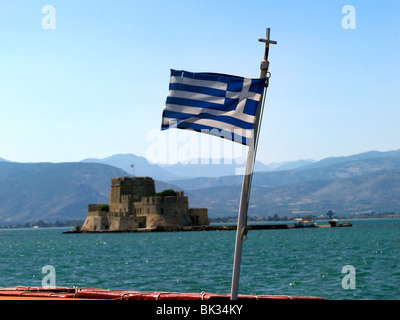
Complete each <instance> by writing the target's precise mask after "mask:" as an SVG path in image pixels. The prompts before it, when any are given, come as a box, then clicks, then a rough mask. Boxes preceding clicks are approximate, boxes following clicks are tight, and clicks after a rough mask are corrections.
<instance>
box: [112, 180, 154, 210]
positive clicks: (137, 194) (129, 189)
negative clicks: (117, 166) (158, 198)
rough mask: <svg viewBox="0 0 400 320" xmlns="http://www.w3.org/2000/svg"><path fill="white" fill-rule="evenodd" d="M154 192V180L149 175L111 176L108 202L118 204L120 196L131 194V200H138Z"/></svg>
mask: <svg viewBox="0 0 400 320" xmlns="http://www.w3.org/2000/svg"><path fill="white" fill-rule="evenodd" d="M155 192H156V189H155V186H154V180H153V179H152V178H150V177H135V178H129V177H123V178H112V179H111V191H110V202H109V204H110V206H111V205H113V204H120V203H121V198H122V196H132V200H133V201H140V200H141V199H142V197H144V196H148V195H152V194H154V193H155ZM110 209H111V208H110Z"/></svg>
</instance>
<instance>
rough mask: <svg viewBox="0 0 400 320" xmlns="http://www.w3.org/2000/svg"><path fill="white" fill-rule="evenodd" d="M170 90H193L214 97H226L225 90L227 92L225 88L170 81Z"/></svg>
mask: <svg viewBox="0 0 400 320" xmlns="http://www.w3.org/2000/svg"><path fill="white" fill-rule="evenodd" d="M169 90H179V91H187V92H193V93H202V94H207V95H209V96H214V97H225V92H226V91H225V90H219V89H214V88H207V87H201V86H192V85H189V84H183V83H170V84H169Z"/></svg>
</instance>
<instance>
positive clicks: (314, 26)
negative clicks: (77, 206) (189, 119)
mask: <svg viewBox="0 0 400 320" xmlns="http://www.w3.org/2000/svg"><path fill="white" fill-rule="evenodd" d="M45 5H52V6H53V7H54V8H55V10H56V11H55V18H56V20H55V21H56V28H55V29H48V30H47V29H43V27H42V19H43V18H45V17H46V14H44V13H42V8H43V6H45ZM345 5H352V6H353V7H354V8H355V14H356V15H355V17H356V28H355V29H343V28H342V19H343V18H344V17H345V16H346V14H343V13H342V7H343V6H345ZM399 17H400V1H398V0H384V1H371V0H362V1H357V0H346V1H341V0H333V1H322V0H319V1H311V0H309V1H295V0H293V1H284V0H281V1H268V0H263V1H255V0H254V1H237V0H229V1H225V0H212V1H209V0H205V1H190V0H186V1H176V0H169V1H153V0H147V1H128V0H126V1H75V0H68V1H65V0H64V1H56V0H49V1H47V0H46V1H39V0H35V1H28V0H25V1H19V0H2V1H0V39H1V41H0V157H2V158H5V159H8V160H12V161H20V162H29V161H31V162H40V161H49V162H64V161H79V160H82V159H84V158H88V157H97V158H103V157H107V156H110V155H113V154H117V153H134V154H137V155H141V156H145V155H146V154H147V153H148V150H149V147H151V145H152V144H153V143H154V141H151V139H149V136H152V135H153V136H154V135H155V134H157V135H158V134H160V133H159V131H158V130H159V128H160V125H161V114H162V110H163V108H164V103H165V98H166V95H167V93H168V84H169V70H170V69H171V68H173V69H184V70H188V71H193V72H202V71H204V72H221V73H227V74H234V75H240V76H244V77H250V78H256V77H258V76H259V64H260V61H261V58H262V57H263V51H264V47H263V45H262V44H261V43H259V42H258V41H257V39H258V38H260V37H264V36H265V29H266V28H267V27H270V28H271V37H272V38H273V39H274V40H277V41H278V45H277V46H273V47H272V48H271V50H270V56H269V58H270V71H271V73H272V77H271V81H270V87H269V89H268V94H267V100H266V101H267V102H266V106H265V112H264V118H263V124H262V128H261V135H260V141H259V151H258V154H257V159H258V160H261V161H263V162H265V163H269V162H274V161H290V160H297V159H309V158H312V159H316V160H319V159H322V158H324V157H328V156H341V155H350V154H355V153H360V152H364V151H369V150H379V151H386V150H394V149H399V148H400V106H399V101H400V90H399V89H400V44H399V43H400V19H399ZM168 131H173V130H168ZM168 131H167V132H165V134H169V133H168ZM175 131H176V130H175ZM181 131H183V130H181ZM163 134H164V133H163ZM190 134H191V133H189V135H190ZM196 135H197V136H198V135H199V134H196ZM157 137H158V136H157ZM153 160H154V159H153Z"/></svg>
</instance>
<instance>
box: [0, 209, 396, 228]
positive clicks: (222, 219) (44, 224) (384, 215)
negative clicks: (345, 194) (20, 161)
mask: <svg viewBox="0 0 400 320" xmlns="http://www.w3.org/2000/svg"><path fill="white" fill-rule="evenodd" d="M296 218H297V217H295V218H291V219H286V220H268V218H264V219H261V218H254V217H248V222H250V223H257V222H260V223H262V222H278V221H281V222H282V221H285V222H294V219H296ZM333 218H334V219H338V220H369V219H371V220H373V219H376V220H382V219H400V214H399V213H379V214H372V215H371V214H367V215H357V216H349V217H346V216H340V217H339V216H338V217H333ZM313 220H314V221H326V220H329V218H328V217H315V218H313ZM84 221H85V220H84V219H77V220H66V221H55V222H45V221H42V220H41V221H37V222H32V223H31V222H27V223H23V224H22V223H14V224H8V225H5V224H3V225H1V226H0V229H33V228H37V227H38V228H64V227H65V228H66V227H74V226H76V225H82V224H83V222H84ZM236 222H237V220H236V218H235V217H217V218H210V224H211V225H218V224H220V223H229V224H236Z"/></svg>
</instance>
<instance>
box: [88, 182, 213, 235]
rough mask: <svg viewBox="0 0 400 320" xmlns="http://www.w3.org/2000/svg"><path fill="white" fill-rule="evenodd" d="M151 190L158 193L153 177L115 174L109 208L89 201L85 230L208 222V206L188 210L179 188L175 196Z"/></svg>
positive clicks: (186, 202)
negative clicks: (157, 194) (117, 175)
mask: <svg viewBox="0 0 400 320" xmlns="http://www.w3.org/2000/svg"><path fill="white" fill-rule="evenodd" d="M152 194H155V186H154V180H153V179H152V178H149V177H145V178H142V177H139V178H128V177H125V178H113V179H112V180H111V190H110V202H109V212H106V211H101V210H100V205H97V204H89V205H88V208H87V211H88V213H87V218H86V220H85V222H84V224H83V226H82V231H83V232H85V231H86V232H90V231H129V230H135V229H137V228H147V229H153V228H157V227H158V226H164V227H185V226H191V225H208V224H209V221H208V212H207V209H202V208H199V209H190V210H189V209H188V205H189V203H188V197H187V196H185V195H184V193H183V191H178V192H177V194H176V196H164V197H161V196H149V195H152Z"/></svg>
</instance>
